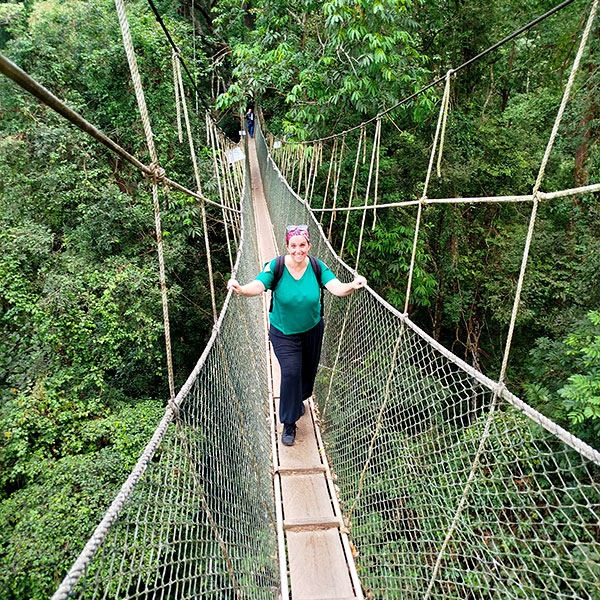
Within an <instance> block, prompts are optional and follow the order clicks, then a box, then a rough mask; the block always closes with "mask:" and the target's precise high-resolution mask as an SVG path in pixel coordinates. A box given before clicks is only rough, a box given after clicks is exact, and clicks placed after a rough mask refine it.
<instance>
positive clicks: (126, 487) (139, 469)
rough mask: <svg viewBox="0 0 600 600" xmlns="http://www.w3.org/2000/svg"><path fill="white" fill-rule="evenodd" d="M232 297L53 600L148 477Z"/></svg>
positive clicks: (60, 599) (67, 588) (59, 599)
mask: <svg viewBox="0 0 600 600" xmlns="http://www.w3.org/2000/svg"><path fill="white" fill-rule="evenodd" d="M245 235H247V234H246V233H245V231H244V228H243V227H242V230H241V231H240V246H239V248H238V251H237V256H236V260H235V265H234V269H233V272H232V276H235V274H236V273H237V271H238V268H239V265H240V261H241V257H242V253H243V242H244V236H245ZM232 295H233V292H231V291H229V292H228V293H227V296H226V298H225V301H224V302H223V307H222V308H221V312H220V314H219V318H218V320H217V322H216V323H215V324H214V326H213V328H212V333H211V336H210V338H209V340H208V342H207V343H206V346H205V347H204V350H203V352H202V354H201V355H200V358H199V359H198V361H197V362H196V365H195V366H194V369H193V370H192V372H191V373H190V374H189V376H188V378H187V379H186V381H185V383H184V384H183V385H182V386H181V388H180V390H179V391H178V392H177V395H176V396H175V398H174V399H173V401H172V402H169V404H168V405H167V407H166V409H165V414H164V416H163V418H162V419H161V421H160V424H159V425H158V427H157V428H156V430H155V432H154V434H153V435H152V438H151V439H150V441H149V442H148V444H147V445H146V447H145V448H144V450H143V452H142V454H141V455H140V458H139V459H138V461H137V462H136V464H135V466H134V468H133V469H132V471H131V473H130V474H129V476H128V477H127V480H126V481H125V483H124V484H123V485H122V487H121V489H120V491H119V493H118V494H117V495H116V497H115V499H114V500H113V502H112V504H111V505H110V507H109V508H108V510H107V511H106V513H105V515H104V517H103V518H102V521H101V522H100V523H99V524H98V526H97V527H96V529H95V530H94V533H93V534H92V535H91V537H90V539H89V540H88V542H87V543H86V545H85V547H84V548H83V550H82V551H81V553H80V554H79V556H78V558H77V560H76V561H75V562H74V563H73V566H72V567H71V568H70V569H69V572H68V573H67V575H65V577H64V578H63V581H62V583H61V584H60V586H59V587H58V588H57V590H56V592H55V593H54V594H53V595H52V600H66V599H67V598H69V597H70V595H71V592H72V591H73V589H74V588H75V587H76V585H77V583H78V582H79V580H80V579H81V577H82V576H83V575H84V573H85V571H86V569H87V568H88V565H89V563H90V561H91V560H92V558H93V557H94V555H95V554H96V552H97V551H98V549H99V548H100V546H101V545H102V543H103V542H104V541H105V539H106V537H107V535H108V532H109V531H110V528H111V527H112V525H113V523H114V522H115V521H116V520H117V518H118V516H119V514H120V513H121V510H122V509H123V507H124V506H125V503H126V502H127V501H128V500H129V499H130V497H131V495H132V493H133V491H134V489H135V487H136V485H137V484H138V482H139V481H140V479H141V478H142V476H143V475H144V473H145V471H146V469H147V468H148V466H149V465H150V464H151V462H152V460H153V458H154V455H155V453H156V451H157V449H158V447H159V446H160V444H161V442H162V441H163V439H164V437H165V434H166V432H167V429H168V427H169V425H170V424H171V422H172V421H173V420H174V418H175V416H176V415H177V413H178V412H179V408H180V407H181V405H182V402H183V401H184V400H185V399H186V397H187V396H188V395H189V393H190V391H191V390H192V387H193V385H194V382H195V381H196V380H197V378H198V375H199V373H200V372H201V371H202V369H203V367H204V366H205V364H206V361H207V359H208V356H209V354H210V352H211V350H212V349H213V347H214V346H215V343H216V340H217V337H218V336H219V334H220V332H221V327H222V325H223V320H224V318H225V316H226V314H227V312H228V310H229V305H230V303H231V299H232Z"/></svg>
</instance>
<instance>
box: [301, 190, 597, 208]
mask: <svg viewBox="0 0 600 600" xmlns="http://www.w3.org/2000/svg"><path fill="white" fill-rule="evenodd" d="M599 191H600V183H593V184H591V185H585V186H581V187H576V188H568V189H566V190H558V191H556V192H539V191H538V193H537V198H538V199H539V200H555V199H557V198H566V197H568V196H578V195H583V194H593V193H594V192H599ZM532 200H533V194H524V195H521V196H480V197H477V198H466V197H465V198H424V199H423V204H425V205H426V206H427V205H428V204H481V203H486V202H490V203H492V202H498V203H502V202H513V203H515V202H531V201H532ZM420 201H421V200H404V201H401V202H388V203H385V204H378V205H377V206H374V205H372V204H370V205H367V206H364V205H363V206H348V207H340V206H338V207H336V208H312V209H311V210H312V211H313V212H345V211H353V210H369V209H371V210H374V209H376V208H401V207H406V206H416V205H417V204H419V202H420Z"/></svg>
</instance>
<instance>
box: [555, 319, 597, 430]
mask: <svg viewBox="0 0 600 600" xmlns="http://www.w3.org/2000/svg"><path fill="white" fill-rule="evenodd" d="M588 319H589V323H587V322H586V325H588V326H587V327H585V328H582V329H579V330H577V331H574V332H573V333H571V334H570V335H569V336H568V337H567V339H566V340H565V344H566V345H567V346H568V348H569V350H568V354H570V355H572V356H573V357H574V358H575V359H576V361H577V362H578V363H580V364H581V368H582V371H583V372H582V373H576V374H574V375H571V376H570V377H569V380H568V383H567V385H565V386H563V387H562V388H561V389H560V390H558V393H559V395H560V396H562V398H564V399H565V406H566V408H567V410H568V416H569V419H571V421H572V422H573V423H574V424H579V423H582V422H583V421H584V420H586V419H598V418H599V417H600V312H598V311H597V310H592V311H590V312H589V313H588Z"/></svg>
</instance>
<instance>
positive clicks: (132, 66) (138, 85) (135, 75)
mask: <svg viewBox="0 0 600 600" xmlns="http://www.w3.org/2000/svg"><path fill="white" fill-rule="evenodd" d="M115 6H116V9H117V14H118V17H119V26H120V28H121V35H122V37H123V45H124V47H125V54H126V56H127V62H128V63H129V70H130V72H131V79H132V81H133V87H134V89H135V96H136V99H137V103H138V110H139V112H140V116H141V118H142V124H143V127H144V134H145V136H146V144H147V145H148V152H149V154H150V160H151V161H152V165H153V168H154V177H153V179H152V202H153V204H154V225H155V229H156V246H157V253H158V268H159V277H160V293H161V299H162V307H163V323H164V330H165V347H166V353H167V374H168V379H169V395H170V400H171V402H172V401H173V399H174V398H175V383H174V377H173V356H172V352H171V327H170V324H169V304H168V298H167V281H166V276H165V259H164V253H163V240H162V226H161V222H160V203H159V201H158V180H159V179H160V178H162V177H164V171H162V170H161V169H160V167H159V166H158V157H157V156H156V148H155V147H154V136H153V133H152V127H151V126H150V118H149V116H148V109H147V107H146V99H145V97H144V90H143V88H142V80H141V78H140V72H139V69H138V65H137V60H136V58H135V52H134V49H133V41H132V39H131V31H130V30H129V22H128V20H127V15H126V14H125V6H124V4H123V0H115Z"/></svg>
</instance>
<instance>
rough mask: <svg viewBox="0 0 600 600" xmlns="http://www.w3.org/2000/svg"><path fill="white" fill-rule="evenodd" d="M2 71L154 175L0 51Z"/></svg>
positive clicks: (181, 188)
mask: <svg viewBox="0 0 600 600" xmlns="http://www.w3.org/2000/svg"><path fill="white" fill-rule="evenodd" d="M0 73H3V74H4V75H6V77H8V78H9V79H12V81H14V82H15V83H16V84H17V85H19V86H20V87H21V88H23V89H24V90H26V91H27V92H29V93H30V94H31V95H32V96H34V97H36V98H37V99H38V100H40V101H41V102H43V103H44V104H45V105H46V106H48V107H50V108H51V109H52V110H53V111H55V112H57V113H58V114H59V115H61V116H62V117H64V118H65V119H67V121H69V122H71V123H73V125H75V126H76V127H78V128H79V129H81V131H84V132H85V133H87V134H88V135H89V136H90V137H92V138H94V139H95V140H97V141H98V142H100V143H101V144H103V145H104V146H106V147H107V148H108V149H109V150H111V152H114V153H115V154H117V155H118V156H120V157H121V158H122V159H123V160H125V161H126V162H128V163H130V164H131V165H133V166H134V167H135V168H136V169H138V170H139V171H141V172H142V173H143V174H144V175H146V176H148V177H152V176H153V174H154V167H153V166H152V165H145V164H144V163H143V162H141V161H139V160H138V159H137V158H136V157H135V156H133V155H132V154H130V153H129V152H127V150H125V149H124V148H123V147H121V146H120V145H119V144H117V143H116V142H115V141H114V140H112V139H111V138H109V137H108V136H107V135H106V134H104V133H103V132H102V131H100V130H99V129H97V128H96V127H94V125H92V124H91V123H90V122H89V121H87V120H86V119H84V118H83V117H82V116H81V115H80V114H79V113H77V112H75V111H74V110H73V109H71V108H70V107H68V106H67V105H66V104H65V103H64V102H62V101H61V100H60V99H59V98H57V97H56V96H55V95H54V94H53V93H52V92H50V91H49V90H48V89H46V88H45V87H44V86H43V85H41V84H39V83H38V82H37V81H35V79H33V78H32V77H30V76H29V75H28V74H27V73H26V72H25V71H23V69H21V68H20V67H18V66H17V65H15V64H14V63H13V62H12V61H10V60H9V59H7V58H6V57H5V56H2V55H1V54H0ZM162 182H163V183H164V184H166V185H168V186H169V187H171V188H173V189H175V190H178V191H180V192H183V193H184V194H187V195H188V196H192V197H194V198H197V199H198V200H204V201H205V202H208V203H209V204H213V205H215V206H219V207H220V206H221V204H219V203H218V202H214V201H213V200H210V199H209V198H205V197H203V196H202V195H201V194H198V193H196V192H193V191H192V190H189V189H188V188H186V187H185V186H183V185H181V184H180V183H178V182H177V181H173V180H172V179H169V178H168V177H166V176H163V177H162ZM227 210H231V211H234V212H238V213H239V212H240V211H239V210H237V209H235V208H229V207H227Z"/></svg>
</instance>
